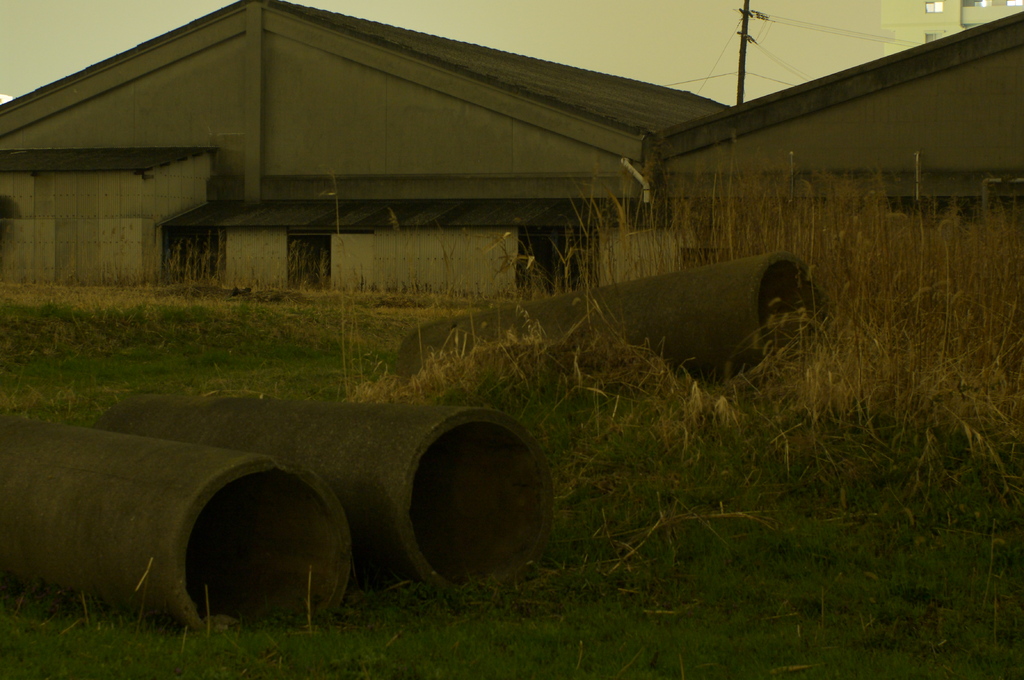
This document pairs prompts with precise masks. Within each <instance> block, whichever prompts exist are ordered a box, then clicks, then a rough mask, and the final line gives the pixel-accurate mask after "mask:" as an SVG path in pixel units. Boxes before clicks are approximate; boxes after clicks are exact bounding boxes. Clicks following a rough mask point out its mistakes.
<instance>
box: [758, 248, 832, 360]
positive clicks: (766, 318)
mask: <svg viewBox="0 0 1024 680" xmlns="http://www.w3.org/2000/svg"><path fill="white" fill-rule="evenodd" d="M823 297H824V294H823V293H822V292H821V290H820V289H819V288H818V287H817V286H815V285H814V284H813V283H811V282H810V280H808V278H807V274H806V272H805V270H804V269H803V268H802V267H801V265H800V263H799V262H795V261H791V260H780V261H778V262H774V263H773V264H771V265H769V266H768V267H767V268H766V269H765V271H764V274H763V275H762V277H761V283H760V287H759V289H758V296H757V307H758V319H759V321H760V332H761V336H762V337H761V341H762V342H761V344H762V346H764V345H765V344H767V345H773V346H776V347H777V346H780V345H785V344H787V343H788V342H790V341H792V340H793V338H795V337H797V336H798V335H799V334H800V332H801V331H802V330H803V329H804V328H805V327H806V324H807V322H808V320H810V319H811V318H812V317H814V316H815V315H816V314H819V313H820V312H821V310H823V309H824V307H825V303H826V300H824V299H822V298H823Z"/></svg>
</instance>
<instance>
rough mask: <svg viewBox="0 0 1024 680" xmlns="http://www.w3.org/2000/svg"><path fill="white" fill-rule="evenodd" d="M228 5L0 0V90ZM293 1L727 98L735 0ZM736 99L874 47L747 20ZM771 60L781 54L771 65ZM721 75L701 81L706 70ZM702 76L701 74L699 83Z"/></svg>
mask: <svg viewBox="0 0 1024 680" xmlns="http://www.w3.org/2000/svg"><path fill="white" fill-rule="evenodd" d="M880 3H881V0H753V1H752V2H751V9H753V10H757V11H760V12H763V13H765V14H768V15H769V16H775V17H779V18H780V19H786V20H798V21H802V22H808V23H811V24H818V25H821V26H828V27H836V28H841V29H846V30H851V31H858V32H860V33H869V34H874V35H879V36H882V35H890V36H891V33H884V32H883V31H882V30H881V27H880V18H881V9H880ZM227 4H230V2H229V0H0V93H3V94H7V95H12V96H15V97H17V96H20V95H23V94H25V93H27V92H31V91H32V90H34V89H36V88H39V87H42V86H43V85H47V84H49V83H51V82H53V81H55V80H58V79H60V78H63V77H64V76H68V75H71V74H72V73H75V72H77V71H80V70H82V69H83V68H86V67H87V66H90V65H92V64H95V63H96V62H99V61H102V60H103V59H106V58H108V57H111V56H113V55H115V54H117V53H119V52H123V51H125V50H128V49H131V48H132V47H134V46H135V45H137V44H139V43H141V42H145V41H146V40H149V39H151V38H155V37H157V36H159V35H161V34H163V33H166V32H167V31H170V30H173V29H175V28H177V27H179V26H181V25H183V24H186V23H188V22H189V21H192V20H194V19H197V18H199V17H201V16H203V15H205V14H208V13H210V12H212V11H215V10H217V9H220V8H221V7H223V6H225V5H227ZM300 4H306V5H310V6H315V7H318V8H321V9H326V10H330V11H333V12H340V13H342V14H348V15H351V16H356V17H360V18H364V19H371V20H374V21H380V22H383V23H387V24H391V25H394V26H401V27H403V28H409V29H413V30H417V31H422V32H425V33H431V34H434V35H440V36H444V37H447V38H453V39H455V40H462V41H465V42H472V43H477V44H480V45H486V46H488V47H493V48H496V49H501V50H506V51H509V52H517V53H519V54H524V55H527V56H531V57H537V58H541V59H547V60H549V61H555V62H559V63H563V64H569V65H572V66H578V67H581V68H586V69H591V70H594V71H601V72H604V73H611V74H614V75H619V76H625V77H628V78H635V79H637V80H643V81H647V82H651V83H656V84H659V85H670V84H673V83H680V81H692V82H685V83H682V84H679V85H677V86H676V87H678V88H679V89H683V90H689V91H691V92H699V94H701V95H702V96H706V97H710V98H712V99H716V100H718V101H721V102H723V103H726V104H734V103H735V100H736V76H735V73H736V70H737V61H738V53H739V39H738V37H737V35H736V31H737V30H738V23H739V19H740V13H739V12H738V11H737V10H738V9H739V8H740V7H742V0H633V1H632V2H628V1H627V0H300ZM750 33H751V35H752V36H754V38H755V39H757V41H758V43H759V46H751V47H750V49H749V50H748V61H747V71H748V74H750V75H748V78H747V81H746V99H747V100H750V99H753V98H755V97H759V96H763V95H766V94H770V93H772V92H774V91H776V90H778V89H782V88H784V87H786V85H785V84H783V83H780V82H775V81H783V82H784V83H786V84H799V83H802V82H805V81H806V80H808V79H814V78H819V77H821V76H825V75H828V74H830V73H834V72H836V71H839V70H842V69H845V68H849V67H852V66H856V65H858V64H861V63H864V62H866V61H871V60H873V59H877V58H880V57H881V56H882V43H881V42H875V41H871V40H864V39H854V38H848V37H843V36H839V35H835V34H832V33H828V32H823V31H821V30H810V29H800V28H795V27H792V26H789V25H785V24H783V23H780V22H764V21H752V22H751V27H750ZM780 62H781V63H780ZM720 74H732V75H724V76H721V77H716V78H711V79H708V80H706V81H705V80H704V79H705V78H707V77H708V76H718V75H720ZM702 81H703V82H702Z"/></svg>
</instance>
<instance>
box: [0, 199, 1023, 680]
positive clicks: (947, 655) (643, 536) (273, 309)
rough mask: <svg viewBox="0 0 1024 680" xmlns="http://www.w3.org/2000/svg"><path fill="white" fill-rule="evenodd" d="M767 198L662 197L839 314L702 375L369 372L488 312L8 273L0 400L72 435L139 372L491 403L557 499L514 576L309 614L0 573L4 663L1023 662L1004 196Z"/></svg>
mask: <svg viewBox="0 0 1024 680" xmlns="http://www.w3.org/2000/svg"><path fill="white" fill-rule="evenodd" d="M837 191H838V190H837ZM769 199H771V197H769V198H766V199H765V201H763V202H761V203H757V202H752V201H747V202H745V203H743V204H739V203H730V202H728V201H722V202H720V203H718V204H702V205H697V204H693V205H677V206H675V213H674V214H676V215H688V216H689V217H688V219H690V220H692V222H691V224H695V225H700V227H701V228H702V229H706V230H707V231H708V233H705V234H704V237H711V238H714V239H720V242H719V244H718V247H719V251H720V253H721V255H720V257H722V258H726V257H738V256H742V255H745V254H749V253H754V252H763V251H766V250H774V249H778V248H785V249H788V250H790V251H792V252H795V253H797V254H798V255H800V256H801V257H804V258H805V259H806V260H807V261H808V262H810V263H811V264H812V266H813V268H814V271H815V276H816V277H817V280H818V281H819V283H820V284H821V285H823V286H824V288H825V289H826V290H828V291H829V293H830V294H831V296H832V298H833V310H832V317H831V319H830V320H829V322H828V323H827V324H826V325H825V326H823V327H822V328H821V329H819V330H818V333H817V336H816V339H815V341H814V342H811V343H804V344H802V345H800V346H795V347H790V348H782V349H781V350H780V351H779V352H777V353H776V354H774V355H773V356H771V357H769V359H768V360H767V361H766V362H765V363H764V364H763V365H762V366H760V367H759V368H758V369H756V370H754V371H752V372H750V373H748V374H745V375H741V376H739V377H736V378H733V379H731V380H729V381H728V382H725V383H719V384H708V383H701V382H697V381H694V380H693V379H691V378H690V377H689V376H687V375H686V374H682V373H677V372H675V371H672V370H670V369H669V368H668V367H666V366H665V365H664V364H663V363H662V362H661V361H660V359H659V358H658V357H656V356H653V355H651V354H649V353H646V352H644V351H643V350H640V349H637V348H630V347H623V346H619V345H616V344H614V343H612V342H608V341H606V340H604V339H601V338H592V339H590V342H589V344H585V345H584V346H583V347H582V348H580V347H579V346H575V345H568V344H561V345H560V344H558V343H551V342H547V341H544V340H543V339H540V338H524V339H520V340H519V341H509V342H507V343H504V344H503V345H501V346H499V347H489V348H487V347H485V348H481V349H480V350H479V351H477V352H475V353H474V354H472V355H471V356H469V357H464V358H451V357H450V358H445V359H442V360H441V361H439V362H437V363H435V364H433V365H431V366H430V367H428V369H427V370H426V371H425V372H424V374H422V375H421V376H420V377H417V378H414V379H413V380H411V381H401V380H399V379H397V378H395V377H394V376H393V375H391V374H390V369H391V367H392V366H393V361H394V356H395V350H396V348H397V346H398V343H399V341H400V339H401V338H402V336H403V335H404V334H405V333H406V332H407V331H408V330H410V329H411V328H413V327H414V326H415V324H416V323H418V322H420V321H423V320H428V319H432V318H436V317H437V316H439V315H442V314H445V313H447V312H448V311H450V309H451V308H452V307H458V308H464V307H466V306H467V305H470V304H483V303H480V302H472V301H467V300H461V299H456V298H431V297H428V296H407V295H383V294H379V295H371V294H360V295H341V294H332V293H322V292H304V293H302V294H301V295H298V294H293V295H290V296H285V297H284V298H283V299H280V300H266V301H260V300H237V299H233V300H228V299H223V297H208V296H203V295H201V293H203V291H202V290H200V289H195V288H174V289H161V288H152V289H138V290H127V289H90V288H78V287H43V286H18V285H11V284H7V285H3V284H0V328H2V329H3V330H2V333H0V412H2V413H7V414H18V415H24V416H27V417H31V418H38V419H43V420H50V421H55V422H64V423H71V424H77V425H90V424H91V423H92V422H93V421H94V420H95V419H96V417H97V416H98V415H99V414H100V413H101V412H103V411H104V410H105V409H106V408H107V407H109V406H110V405H112V404H114V403H115V402H116V401H117V400H118V399H120V398H122V397H123V396H124V395H127V394H132V393H138V392H153V393H185V394H196V395H199V394H218V395H260V394H263V395H268V396H274V397H280V398H287V399H322V400H335V399H354V400H363V401H412V402H419V403H449V404H469V405H482V406H490V407H494V408H498V409H501V410H503V411H505V412H507V413H509V414H510V415H512V416H514V417H516V418H518V419H520V420H521V421H522V422H523V423H524V424H525V425H526V427H527V428H528V429H529V430H530V431H531V432H532V433H533V434H534V435H535V436H536V437H537V438H538V439H539V440H540V442H541V444H542V445H543V447H544V448H545V450H546V452H547V453H548V456H549V459H550V462H551V465H552V470H553V474H554V480H555V494H556V501H555V519H554V529H553V533H552V538H551V542H550V545H549V548H548V550H547V552H546V553H545V556H544V558H543V560H542V561H541V562H539V563H538V564H537V565H536V566H535V567H534V569H533V571H532V573H530V574H529V576H528V578H526V579H525V580H524V581H523V582H522V583H519V584H517V585H506V586H500V585H497V584H493V583H475V584H471V585H468V586H465V587H460V588H456V589H449V590H442V589H438V588H434V587H430V586H425V585H421V584H414V583H407V582H395V581H384V582H382V583H374V584H372V586H370V585H367V584H361V585H363V586H365V587H362V588H359V587H353V588H352V589H351V592H350V594H349V596H348V597H347V599H346V602H345V604H344V606H343V607H342V608H340V609H339V610H337V611H332V612H322V613H320V614H319V615H318V616H317V617H315V618H314V620H313V626H312V629H310V627H309V626H308V625H307V621H306V618H305V616H304V615H302V616H294V617H291V616H278V617H275V618H272V619H269V620H262V621H243V622H242V623H241V625H240V626H239V627H237V628H232V629H230V630H227V631H225V632H220V633H216V632H215V633H213V634H212V635H207V633H206V632H205V631H201V632H195V631H191V632H186V631H185V630H183V629H182V628H181V627H180V626H179V625H177V624H175V623H174V622H173V621H171V620H169V619H167V618H165V617H163V616H161V615H160V614H158V613H148V614H147V615H146V616H145V617H144V618H143V619H142V620H141V622H140V621H139V620H138V618H137V612H129V611H123V610H119V609H116V608H110V607H108V606H105V605H103V604H102V603H101V602H99V601H96V600H94V599H92V598H90V597H88V596H84V595H81V594H79V593H74V592H69V591H65V590H61V589H59V588H56V587H54V586H51V585H47V584H43V583H19V582H16V581H15V580H13V579H12V578H10V577H3V578H2V580H0V678H78V679H84V678H107V677H124V678H136V677H137V678H153V677H158V678H164V677H168V678H169V677H186V678H237V677H245V678H261V677H262V678H271V677H273V678H278V677H295V678H396V679H398V678H410V679H411V678H452V677H466V678H491V677H494V678H531V677H535V678H548V677H581V678H586V677H594V678H663V677H670V678H684V679H685V678H691V679H692V678H752V677H772V676H782V677H786V676H793V677H807V678H878V677H887V678H889V677H891V678H897V677H898V678H915V677H916V678H936V677H940V678H944V677H949V678H986V679H988V678H1024V519H1022V514H1021V512H1022V500H1024V493H1022V488H1024V485H1022V473H1024V455H1022V451H1021V442H1022V441H1024V439H1022V436H1024V425H1022V423H1024V389H1022V386H1024V383H1022V372H1021V368H1022V362H1024V345H1022V340H1021V338H1022V331H1024V318H1022V311H1021V309H1020V304H1021V302H1022V298H1021V295H1020V293H1021V292H1022V291H1024V283H1021V282H1020V281H1019V280H1018V278H1019V273H1020V272H1021V271H1024V268H1022V267H1021V264H1022V263H1024V248H1022V247H1021V246H1024V243H1022V241H1024V239H1022V238H1021V236H1020V234H1019V233H1018V231H1017V230H1016V229H1014V228H1012V227H1011V226H1009V225H1008V223H1007V222H1006V221H1000V218H999V216H998V215H997V216H995V217H993V218H990V219H988V220H986V221H983V222H978V221H970V220H967V219H966V218H964V217H962V216H961V215H959V214H958V213H957V212H956V211H955V210H944V211H939V210H937V209H932V208H925V209H922V210H918V211H916V212H908V211H904V212H900V211H897V210H895V209H893V208H892V207H890V206H888V205H887V204H885V202H884V201H879V200H878V199H877V198H876V199H871V198H865V197H863V196H859V195H855V194H851V193H835V194H834V195H832V196H831V197H830V200H829V201H827V202H818V203H816V202H805V203H802V204H791V203H787V202H786V201H784V200H782V199H771V200H769ZM773 201H774V202H773ZM744 211H747V212H744ZM750 211H754V212H750ZM739 225H757V226H756V228H755V227H747V226H744V227H742V228H741V227H740V226H739ZM822 225H827V228H826V227H823V226H822ZM611 226H612V227H614V226H615V225H611ZM358 585H360V584H357V586H358Z"/></svg>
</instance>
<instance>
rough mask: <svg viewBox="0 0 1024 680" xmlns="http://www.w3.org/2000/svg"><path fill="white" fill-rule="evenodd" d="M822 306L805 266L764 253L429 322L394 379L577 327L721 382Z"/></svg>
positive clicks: (405, 345)
mask: <svg viewBox="0 0 1024 680" xmlns="http://www.w3.org/2000/svg"><path fill="white" fill-rule="evenodd" d="M826 304H827V302H826V299H825V296H824V294H823V293H822V292H821V291H820V290H818V289H817V287H816V286H814V284H812V283H811V281H810V277H809V276H808V272H807V267H806V265H804V263H803V262H801V261H800V260H799V259H797V258H796V257H794V256H793V255H791V254H789V253H785V252H778V253H772V254H769V255H759V256H756V257H747V258H743V259H740V260H733V261H731V262H723V263H721V264H713V265H708V266H705V267H698V268H695V269H691V270H688V271H682V272H674V273H671V274H663V275H661V276H652V277H648V278H644V279H638V280H635V281H629V282H626V283H621V284H614V285H609V286H602V287H600V288H594V289H592V290H590V291H586V292H582V291H581V292H575V293H567V294H565V295H558V296H555V297H551V298H547V299H544V300H536V301H533V302H526V303H521V304H516V305H508V306H504V307H500V308H498V309H494V310H490V311H486V312H481V313H478V314H468V315H462V316H457V317H454V318H451V319H445V320H441V321H435V322H432V323H428V324H424V325H423V326H420V327H419V328H418V329H417V330H415V331H413V332H412V333H410V334H409V336H408V337H406V338H405V340H404V341H403V342H402V345H401V347H400V349H399V350H398V364H397V372H398V373H399V374H400V375H413V374H414V373H416V372H418V371H419V370H420V368H422V366H423V362H424V361H425V360H426V359H427V358H428V357H429V356H430V355H431V354H434V353H436V352H438V351H454V352H464V351H467V350H468V349H469V348H470V347H472V346H473V344H474V343H475V342H476V341H480V340H495V339H499V338H504V337H506V336H507V335H508V333H509V332H510V331H512V332H514V333H516V334H520V335H522V334H525V333H527V332H529V330H530V329H531V325H536V326H538V327H539V328H540V330H541V331H542V332H543V334H544V336H545V337H546V338H548V339H550V340H554V341H557V340H560V339H562V338H565V337H567V336H568V335H569V333H570V332H572V331H573V330H574V329H576V328H579V327H581V326H584V327H588V326H589V327H591V328H594V329H596V330H599V331H602V332H604V331H608V332H613V333H616V334H619V335H620V336H621V337H622V338H623V339H624V340H625V341H627V342H628V343H630V344H633V345H644V344H647V345H649V346H650V347H651V348H652V349H653V350H654V351H656V352H658V353H660V354H661V355H662V356H663V357H664V358H665V359H666V360H667V361H668V362H669V363H670V364H672V365H674V366H683V367H685V368H686V369H687V370H690V371H693V372H696V373H701V374H705V375H713V376H719V377H722V376H727V375H730V374H733V373H736V372H738V371H740V370H742V369H743V368H745V367H749V366H754V365H756V364H757V363H759V362H760V361H761V359H763V358H764V355H765V350H766V349H767V348H768V347H769V346H770V345H772V344H773V343H779V342H782V341H785V339H786V338H787V337H788V335H789V334H791V333H792V332H793V331H794V326H795V323H793V321H792V319H794V317H795V315H793V314H791V313H793V312H798V311H800V310H801V309H803V310H806V311H807V312H809V313H811V314H817V313H821V312H822V311H823V310H824V308H825V305H826ZM787 315H788V316H787ZM786 318H789V319H790V320H791V321H790V322H789V323H786V322H785V321H784V320H785V319H786ZM779 321H782V323H777V322H779Z"/></svg>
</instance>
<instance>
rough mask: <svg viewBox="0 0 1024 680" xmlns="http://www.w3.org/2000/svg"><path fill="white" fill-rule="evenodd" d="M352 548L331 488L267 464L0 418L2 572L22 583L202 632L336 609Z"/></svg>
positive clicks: (260, 460)
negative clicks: (41, 583) (213, 626)
mask: <svg viewBox="0 0 1024 680" xmlns="http://www.w3.org/2000/svg"><path fill="white" fill-rule="evenodd" d="M350 547H351V545H350V540H349V534H348V526H347V523H346V520H345V513H344V510H343V509H342V507H341V505H340V504H339V503H338V500H337V498H336V497H335V496H334V495H333V494H332V493H331V492H330V490H329V489H327V488H326V487H325V486H324V484H323V482H321V481H320V480H319V479H317V478H316V477H314V476H313V475H311V474H309V473H306V472H296V471H290V470H287V469H285V468H281V467H280V466H279V465H277V464H276V463H275V462H274V461H273V460H272V459H270V458H269V457H267V456H261V455H254V454H251V453H240V452H237V451H227V450H223V449H215V448H210V447H203V446H196V445H194V444H182V443H179V442H169V441H160V440H157V439H149V438H145V437H135V436H130V435H125V434H115V433H113V432H103V431H102V430H94V429H90V428H82V427H71V426H67V425H57V424H53V423H45V422H39V421H33V420H27V419H24V418H18V417H15V416H0V570H4V571H9V572H11V573H13V574H15V575H16V576H19V577H21V578H26V579H29V578H36V577H38V578H42V579H44V580H46V581H49V582H51V583H56V584H59V585H62V586H65V587H70V588H75V589H78V590H82V591H84V592H88V593H91V594H93V595H96V596H98V597H101V598H103V599H105V600H107V601H108V602H111V603H114V604H129V603H130V604H132V605H133V606H137V607H145V608H146V609H147V610H150V609H153V610H162V611H166V612H168V613H169V614H171V615H172V616H174V617H175V618H176V619H178V620H179V621H181V622H182V623H184V624H185V625H188V626H192V627H200V626H201V625H202V617H204V616H205V615H206V612H207V608H209V609H208V610H209V612H210V614H213V615H217V614H223V615H228V616H232V617H239V616H259V615H261V614H263V613H265V612H266V611H268V610H270V609H278V608H282V609H293V610H296V611H303V609H304V608H305V607H306V606H310V607H317V606H318V605H319V606H330V605H333V604H336V603H338V602H339V601H340V600H341V596H342V594H343V593H344V590H345V585H346V583H347V581H348V576H349V572H350V570H351V560H350V557H351V553H350ZM207 602H208V603H209V604H207ZM307 603H308V605H307Z"/></svg>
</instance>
